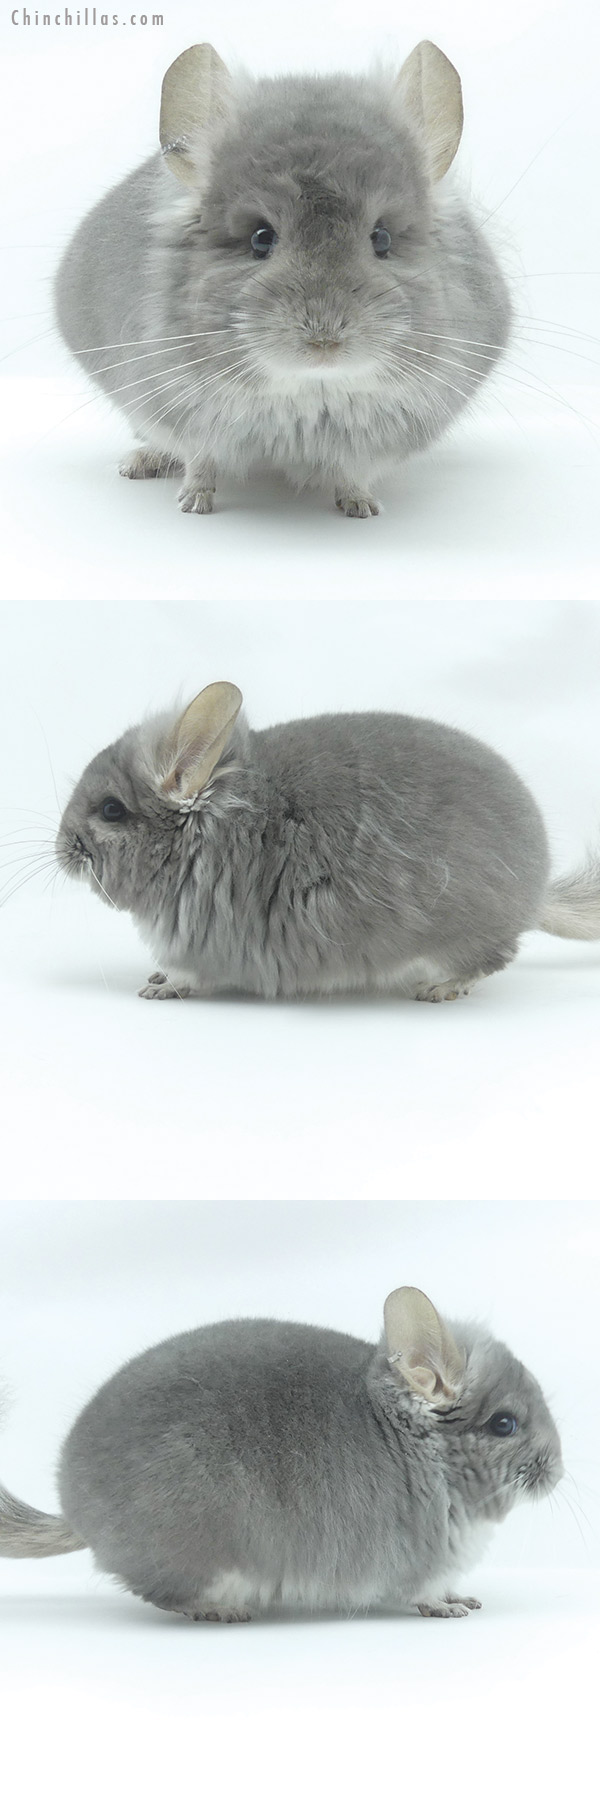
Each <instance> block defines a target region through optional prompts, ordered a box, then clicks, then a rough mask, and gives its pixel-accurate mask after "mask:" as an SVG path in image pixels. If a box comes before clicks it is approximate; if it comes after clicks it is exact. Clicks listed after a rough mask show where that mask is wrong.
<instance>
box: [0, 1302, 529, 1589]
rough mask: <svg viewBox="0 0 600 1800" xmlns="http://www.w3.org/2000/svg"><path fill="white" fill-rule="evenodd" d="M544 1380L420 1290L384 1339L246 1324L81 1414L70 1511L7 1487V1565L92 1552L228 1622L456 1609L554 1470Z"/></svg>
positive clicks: (127, 1577) (140, 1369)
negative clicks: (521, 1507) (504, 1525)
mask: <svg viewBox="0 0 600 1800" xmlns="http://www.w3.org/2000/svg"><path fill="white" fill-rule="evenodd" d="M561 1474H562V1464H561V1456H560V1444H559V1439H558V1434H557V1432H556V1428H555V1426H554V1424H553V1421H552V1419H551V1417H550V1414H549V1411H548V1408H547V1406H546V1403H545V1401H544V1398H543V1395H542V1393H541V1391H540V1388H539V1387H538V1384H537V1382H536V1381H535V1380H534V1379H533V1377H532V1376H531V1375H530V1374H529V1373H528V1372H527V1370H526V1369H524V1368H523V1365H522V1364H521V1363H519V1362H517V1361H516V1359H515V1357H513V1356H512V1355H511V1353H510V1351H509V1350H507V1349H506V1347H505V1346H504V1345H503V1344H500V1343H497V1342H496V1341H495V1340H494V1339H492V1338H491V1337H490V1336H489V1335H488V1334H487V1333H486V1332H484V1331H482V1330H481V1329H478V1328H475V1327H473V1326H462V1325H461V1326H453V1327H450V1326H448V1325H447V1324H446V1323H444V1321H443V1320H442V1319H440V1317H439V1315H438V1314H437V1313H436V1311H435V1308H434V1307H433V1306H432V1305H431V1302H430V1301H429V1300H427V1299H426V1297H425V1295H424V1294H421V1293H420V1292H419V1291H418V1290H417V1289H415V1288H399V1289H397V1290H396V1291H395V1292H394V1293H393V1294H391V1295H390V1296H389V1298H388V1300H387V1301H386V1307H385V1336H384V1339H383V1341H382V1343H381V1344H380V1346H379V1347H378V1348H377V1347H376V1346H375V1345H374V1344H370V1343H365V1342H362V1341H361V1340H360V1339H357V1338H353V1337H347V1336H344V1335H342V1334H341V1333H339V1332H336V1331H328V1330H322V1329H320V1328H318V1327H315V1326H307V1325H292V1324H283V1323H279V1322H276V1321H274V1320H257V1319H245V1320H234V1321H232V1322H229V1323H225V1324H219V1325H209V1326H205V1327H203V1328H202V1329H200V1330H198V1331H188V1332H185V1333H184V1334H183V1336H181V1337H176V1338H171V1339H169V1340H168V1342H166V1343H164V1344H160V1345H158V1346H157V1347H156V1348H154V1349H152V1350H148V1351H146V1353H145V1354H144V1355H142V1356H138V1357H137V1358H136V1359H135V1360H134V1361H133V1362H130V1363H128V1364H127V1365H126V1367H125V1368H124V1369H121V1370H120V1371H119V1373H118V1374H117V1375H115V1376H114V1377H113V1379H112V1380H110V1381H108V1382H107V1383H106V1385H105V1386H104V1387H103V1388H101V1389H100V1392H99V1393H98V1394H96V1396H95V1398H94V1399H93V1400H92V1401H91V1402H90V1404H89V1405H88V1406H86V1407H85V1409H84V1411H83V1412H82V1413H81V1414H80V1417H79V1418H78V1419H77V1421H76V1423H75V1425H74V1427H73V1429H72V1431H71V1432H70V1435H69V1437H68V1438H67V1441H66V1444H65V1446H64V1449H63V1452H62V1457H61V1462H60V1473H59V1487H60V1497H61V1505H62V1509H63V1517H62V1519H60V1520H57V1519H53V1518H51V1517H47V1516H44V1515H41V1514H37V1513H34V1512H33V1511H32V1510H31V1509H30V1508H28V1507H25V1506H23V1505H21V1503H20V1502H18V1501H16V1500H14V1499H13V1498H12V1496H10V1495H8V1494H5V1493H4V1492H3V1490H0V1553H3V1554H4V1555H9V1556H26V1555H30V1556H33V1555H39V1556H44V1555H53V1554H58V1553H62V1552H63V1551H64V1550H68V1549H77V1548H81V1547H82V1546H83V1545H89V1546H90V1547H91V1548H92V1549H93V1551H94V1555H95V1558H96V1561H97V1563H98V1565H99V1567H100V1568H101V1569H103V1570H105V1571H107V1572H109V1573H110V1574H112V1575H116V1576H117V1578H118V1579H119V1581H120V1582H121V1583H122V1584H123V1585H124V1586H125V1587H127V1588H129V1589H130V1590H131V1591H132V1592H133V1593H135V1594H139V1595H141V1596H142V1598H143V1599H145V1600H150V1601H152V1602H153V1603H154V1605H156V1606H159V1607H162V1608H165V1609H167V1610H169V1611H171V1612H180V1613H186V1614H188V1615H191V1616H192V1617H193V1618H207V1619H214V1620H221V1619H223V1620H235V1619H243V1618H247V1617H248V1616H249V1613H250V1610H253V1611H254V1610H259V1609H261V1608H264V1607H270V1606H273V1605H278V1604H281V1605H286V1604H287V1605H293V1606H304V1607H306V1606H310V1607H315V1608H316V1607H337V1608H342V1609H347V1608H355V1607H367V1606H371V1605H375V1604H377V1603H382V1604H386V1603H387V1604H391V1605H395V1606H397V1607H401V1606H405V1607H406V1606H410V1605H417V1606H418V1607H419V1609H420V1611H421V1612H423V1613H424V1614H426V1615H429V1614H434V1615H441V1616H443V1617H447V1616H452V1615H457V1614H458V1615H460V1614H461V1613H463V1614H464V1613H465V1612H466V1611H468V1610H469V1609H470V1608H471V1607H474V1606H477V1605H478V1604H479V1602H478V1601H476V1600H473V1599H460V1598H459V1597H458V1596H457V1595H456V1592H455V1587H454V1582H455V1577H456V1575H457V1574H458V1572H464V1570H465V1568H466V1567H468V1566H469V1565H470V1564H472V1563H473V1562H474V1561H475V1560H477V1559H478V1556H479V1554H480V1552H481V1548H482V1543H483V1540H484V1539H485V1537H486V1535H487V1534H488V1532H489V1530H490V1528H491V1526H493V1524H494V1523H496V1522H498V1521H499V1520H501V1519H503V1518H504V1517H505V1516H506V1514H507V1513H508V1512H509V1510H510V1509H511V1507H512V1506H514V1505H515V1504H516V1502H517V1501H519V1500H520V1499H525V1498H527V1497H532V1498H533V1497H539V1496H540V1495H542V1494H544V1493H548V1492H549V1491H550V1490H551V1489H552V1488H553V1487H554V1486H555V1484H556V1482H557V1481H558V1480H559V1479H560V1477H561Z"/></svg>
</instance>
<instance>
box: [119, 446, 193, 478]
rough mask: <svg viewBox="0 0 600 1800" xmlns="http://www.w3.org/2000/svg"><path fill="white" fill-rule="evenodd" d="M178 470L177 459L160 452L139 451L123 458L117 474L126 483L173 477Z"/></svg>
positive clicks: (134, 451) (133, 451)
mask: <svg viewBox="0 0 600 1800" xmlns="http://www.w3.org/2000/svg"><path fill="white" fill-rule="evenodd" d="M180 468H181V463H179V462H177V458H176V457H174V456H167V455H165V454H163V451H162V450H144V449H139V450H132V452H131V455H130V456H124V457H123V461H122V462H120V463H119V474H120V475H125V476H126V477H127V480H128V481H158V480H160V479H161V477H162V476H165V475H174V474H175V473H176V471H177V469H180Z"/></svg>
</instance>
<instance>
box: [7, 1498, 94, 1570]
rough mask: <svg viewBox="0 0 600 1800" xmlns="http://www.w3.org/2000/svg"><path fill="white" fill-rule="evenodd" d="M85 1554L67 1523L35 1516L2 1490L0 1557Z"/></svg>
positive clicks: (48, 1516) (40, 1514)
mask: <svg viewBox="0 0 600 1800" xmlns="http://www.w3.org/2000/svg"><path fill="white" fill-rule="evenodd" d="M69 1550H85V1544H83V1543H82V1540H81V1538H78V1537H77V1536H76V1534H75V1532H74V1531H71V1527H70V1525H67V1522H66V1519H58V1518H56V1517H55V1516H54V1514H53V1513H43V1512H36V1510H35V1507H34V1506H26V1505H25V1503H24V1501H23V1500H16V1499H15V1496H14V1494H9V1493H8V1491H7V1489H6V1488H3V1487H0V1556H66V1554H67V1551H69Z"/></svg>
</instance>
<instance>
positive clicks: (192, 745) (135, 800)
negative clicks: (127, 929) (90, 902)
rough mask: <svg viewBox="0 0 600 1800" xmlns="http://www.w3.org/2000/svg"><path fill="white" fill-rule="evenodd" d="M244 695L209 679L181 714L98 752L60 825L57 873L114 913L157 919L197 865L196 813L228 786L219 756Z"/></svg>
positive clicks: (227, 765)
mask: <svg viewBox="0 0 600 1800" xmlns="http://www.w3.org/2000/svg"><path fill="white" fill-rule="evenodd" d="M241 699H242V697H241V694H240V692H239V689H238V688H235V687H233V686H232V685H231V684H230V683H228V682H215V683H214V684H213V685H212V686H211V687H208V688H205V689H204V690H203V692H202V693H201V694H199V695H197V697H196V699H195V700H194V701H192V704H191V706H189V707H188V708H187V709H186V711H185V712H184V714H183V716H182V717H181V718H178V717H176V716H175V717H169V716H166V715H161V716H160V717H158V718H155V719H152V720H149V721H148V722H147V723H146V724H145V725H141V726H138V727H135V728H134V729H133V730H131V731H127V732H125V734H124V736H123V737H122V738H119V739H118V741H117V742H116V743H115V744H111V745H110V746H109V747H108V749H106V750H102V751H101V752H100V755H99V756H95V757H94V759H93V761H92V762H91V763H89V764H88V767H87V768H86V769H85V770H84V773H83V775H82V776H81V780H80V781H79V782H78V783H77V786H76V788H75V790H74V793H73V794H72V796H71V799H70V800H69V803H68V805H67V807H66V808H65V811H64V813H63V817H62V819H61V823H60V828H59V832H58V837H57V840H56V854H57V857H58V861H59V863H60V864H61V867H62V868H64V869H65V870H66V871H67V873H68V874H70V875H80V876H82V877H83V878H87V879H88V880H89V883H90V886H91V887H92V888H94V889H95V891H96V892H97V893H99V894H100V896H101V898H102V899H104V900H106V902H107V904H109V905H113V906H115V907H117V909H118V910H119V911H121V912H133V913H135V915H136V916H137V917H138V918H140V919H143V918H145V917H147V918H150V919H151V920H155V919H156V918H158V917H159V915H160V912H161V908H162V905H163V904H164V901H165V898H166V896H167V893H168V892H169V891H170V890H172V889H175V890H176V889H177V885H178V882H179V881H180V880H181V879H182V877H183V876H184V875H185V873H186V871H187V869H188V867H189V863H190V861H193V860H194V848H193V847H192V845H191V842H190V841H189V840H190V833H193V836H194V847H195V843H196V841H197V822H196V820H195V814H196V812H197V810H200V809H201V808H202V807H203V806H208V805H211V804H215V802H214V801H213V791H214V787H215V785H216V783H217V782H218V781H223V782H226V780H227V775H228V772H229V770H230V767H231V762H230V761H228V759H227V756H225V758H224V760H223V762H222V763H221V761H220V759H221V758H222V756H223V752H224V750H226V747H227V744H228V740H229V737H230V734H231V732H232V731H233V727H234V725H235V721H236V719H237V715H238V713H239V709H240V706H241ZM218 762H219V764H220V766H219V771H218V773H217V772H216V771H215V765H216V764H217V763H218ZM211 777H213V784H212V787H211ZM216 804H218V800H217V801H216Z"/></svg>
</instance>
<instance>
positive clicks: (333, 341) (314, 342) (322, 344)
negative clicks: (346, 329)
mask: <svg viewBox="0 0 600 1800" xmlns="http://www.w3.org/2000/svg"><path fill="white" fill-rule="evenodd" d="M308 342H309V344H310V348H311V350H339V348H340V340H339V338H317V337H312V338H309V340H308Z"/></svg>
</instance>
